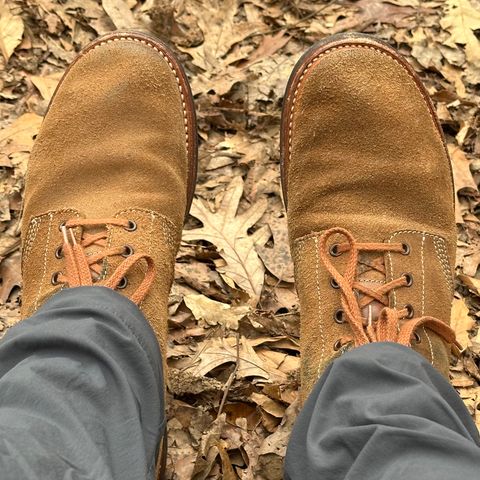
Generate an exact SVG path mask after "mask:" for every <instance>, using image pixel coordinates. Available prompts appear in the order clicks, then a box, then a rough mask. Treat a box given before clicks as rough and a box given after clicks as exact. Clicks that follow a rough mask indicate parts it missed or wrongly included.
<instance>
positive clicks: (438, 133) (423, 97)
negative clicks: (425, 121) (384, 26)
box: [288, 44, 449, 170]
mask: <svg viewBox="0 0 480 480" xmlns="http://www.w3.org/2000/svg"><path fill="white" fill-rule="evenodd" d="M346 48H363V49H367V50H373V51H374V52H376V53H380V54H381V55H383V56H385V57H387V58H389V59H390V60H393V61H394V62H395V63H396V64H397V65H399V66H400V67H402V69H403V70H404V71H405V72H406V73H407V74H408V76H409V77H410V78H411V79H412V80H413V83H414V85H415V88H416V89H417V91H418V93H420V95H421V97H422V99H423V101H424V103H425V104H426V106H427V109H428V113H429V116H430V119H431V120H432V123H433V126H434V130H435V134H436V136H437V138H438V139H439V140H440V142H441V143H442V145H444V141H443V138H442V136H441V135H440V132H439V131H438V126H437V123H436V121H435V117H434V116H433V114H432V112H431V110H430V103H429V99H428V98H427V97H426V96H425V94H424V92H422V90H421V89H420V88H419V86H418V85H417V82H416V80H415V77H414V76H413V75H412V73H411V72H410V71H409V70H408V69H407V68H406V67H405V66H404V65H402V63H400V62H399V61H398V60H397V59H396V58H395V57H394V56H393V55H392V54H391V53H389V52H386V51H384V50H381V49H380V48H378V47H376V46H375V45H352V44H348V45H338V46H336V47H332V48H329V49H328V50H325V51H324V52H321V53H319V54H318V55H317V56H316V57H314V58H312V60H310V62H309V63H308V64H307V66H306V67H305V69H304V70H303V72H302V75H301V76H300V78H299V79H298V82H297V86H296V88H295V92H294V93H293V99H292V105H291V107H290V115H289V122H288V169H289V170H290V166H291V157H292V130H293V113H294V110H295V103H296V101H297V94H298V90H299V89H300V87H301V85H302V82H303V79H304V77H305V75H306V74H307V72H308V71H309V70H310V68H311V67H312V66H313V65H314V64H315V63H316V62H317V61H318V60H319V59H320V58H322V57H324V56H326V55H328V54H329V53H332V52H334V51H335V50H342V49H346ZM444 151H445V155H447V158H449V157H448V153H447V152H446V147H445V146H444Z"/></svg>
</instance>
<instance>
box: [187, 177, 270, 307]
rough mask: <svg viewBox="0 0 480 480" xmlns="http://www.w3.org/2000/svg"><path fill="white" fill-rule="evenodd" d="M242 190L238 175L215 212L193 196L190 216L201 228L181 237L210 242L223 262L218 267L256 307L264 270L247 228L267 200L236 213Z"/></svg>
mask: <svg viewBox="0 0 480 480" xmlns="http://www.w3.org/2000/svg"><path fill="white" fill-rule="evenodd" d="M242 192H243V181H242V179H241V177H235V178H234V179H233V180H232V182H231V183H230V185H229V186H228V188H227V189H226V191H225V194H224V196H223V199H222V202H221V205H220V207H219V208H218V210H217V211H216V212H215V213H211V212H210V211H209V210H208V208H207V206H206V205H205V204H204V203H203V202H202V201H201V200H199V199H195V200H194V201H193V204H192V207H191V209H190V215H193V216H194V217H196V218H198V219H199V220H200V221H201V222H202V223H203V227H202V228H197V229H194V230H184V232H183V239H184V240H185V241H191V240H206V241H208V242H210V243H213V244H214V245H215V246H216V247H217V250H218V253H219V254H220V255H221V256H222V258H223V259H224V260H225V262H226V265H225V266H224V267H223V268H221V269H219V270H220V271H221V272H222V273H223V275H225V276H226V277H227V278H229V279H230V280H232V281H233V282H235V284H236V285H238V286H239V287H240V288H242V289H243V290H244V291H245V292H247V293H248V294H249V295H250V298H251V304H252V306H256V304H257V303H258V299H259V298H260V294H261V293H262V287H263V281H264V273H265V271H264V267H263V263H262V261H261V260H260V258H259V257H258V255H257V252H256V250H255V244H256V243H257V242H258V235H255V234H254V235H249V233H248V230H249V229H250V228H251V227H252V226H253V225H255V223H256V222H257V221H258V220H259V219H260V217H261V216H262V215H263V213H264V212H265V209H266V208H267V201H266V200H265V199H261V200H259V201H258V202H257V203H255V204H253V205H252V206H251V207H250V208H249V209H248V210H247V211H245V212H243V213H242V214H240V215H236V214H237V209H238V205H239V202H240V198H241V196H242Z"/></svg>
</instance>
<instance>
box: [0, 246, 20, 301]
mask: <svg viewBox="0 0 480 480" xmlns="http://www.w3.org/2000/svg"><path fill="white" fill-rule="evenodd" d="M21 259H22V258H21V254H20V252H15V253H12V254H11V255H9V256H8V257H7V258H4V259H3V260H2V261H1V263H0V279H1V280H2V283H1V285H0V305H3V304H5V303H6V302H7V300H8V298H9V297H10V294H11V293H12V290H13V289H14V288H15V287H18V288H20V287H21V285H22V272H21V266H20V264H21Z"/></svg>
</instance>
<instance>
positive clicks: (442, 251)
mask: <svg viewBox="0 0 480 480" xmlns="http://www.w3.org/2000/svg"><path fill="white" fill-rule="evenodd" d="M402 233H412V234H415V235H418V234H420V235H425V236H426V237H431V238H432V239H433V246H434V248H435V253H436V255H437V259H438V261H439V262H440V265H441V267H442V271H443V274H444V276H445V280H446V281H447V285H448V286H449V287H450V290H451V291H453V280H452V275H451V270H450V263H449V261H448V253H447V250H446V247H445V239H444V238H442V237H441V236H440V235H434V234H433V233H427V232H420V231H418V230H401V231H398V232H395V233H394V234H393V235H392V236H391V237H390V238H389V239H388V241H389V242H390V241H391V240H392V239H393V237H396V236H397V235H401V234H402ZM389 260H390V258H389ZM394 293H395V292H394Z"/></svg>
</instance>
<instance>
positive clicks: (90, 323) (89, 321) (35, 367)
mask: <svg viewBox="0 0 480 480" xmlns="http://www.w3.org/2000/svg"><path fill="white" fill-rule="evenodd" d="M164 426H165V416H164V399H163V378H162V366H161V356H160V352H159V347H158V343H157V340H156V338H155V335H154V333H153V331H152V329H151V328H150V326H149V324H148V323H147V321H146V320H145V318H144V317H143V315H142V314H141V312H140V310H139V309H138V308H137V307H136V305H134V304H133V303H132V302H130V300H128V299H126V298H124V297H122V296H121V295H119V294H118V293H116V292H114V291H113V290H110V289H107V288H100V287H82V288H75V289H69V290H65V291H62V292H60V293H59V294H57V295H55V296H54V297H52V298H51V299H50V300H49V301H47V302H46V303H45V305H43V307H42V308H41V309H40V310H39V311H38V312H37V313H36V314H35V315H33V316H32V317H31V318H29V319H27V320H25V321H23V322H21V323H20V324H18V325H16V326H15V327H13V328H12V329H11V330H10V331H9V332H8V333H7V335H6V336H5V338H4V339H3V340H2V341H1V342H0V478H1V479H2V480H24V479H25V480H27V479H28V480H30V479H32V480H33V479H35V480H38V479H40V480H43V479H45V480H57V479H65V480H67V479H68V480H87V479H89V480H90V479H91V480H104V479H105V480H107V479H108V480H137V479H138V480H140V479H142V480H144V479H151V478H153V473H154V464H155V457H156V451H157V448H158V444H159V441H160V438H161V436H162V434H163V431H164Z"/></svg>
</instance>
